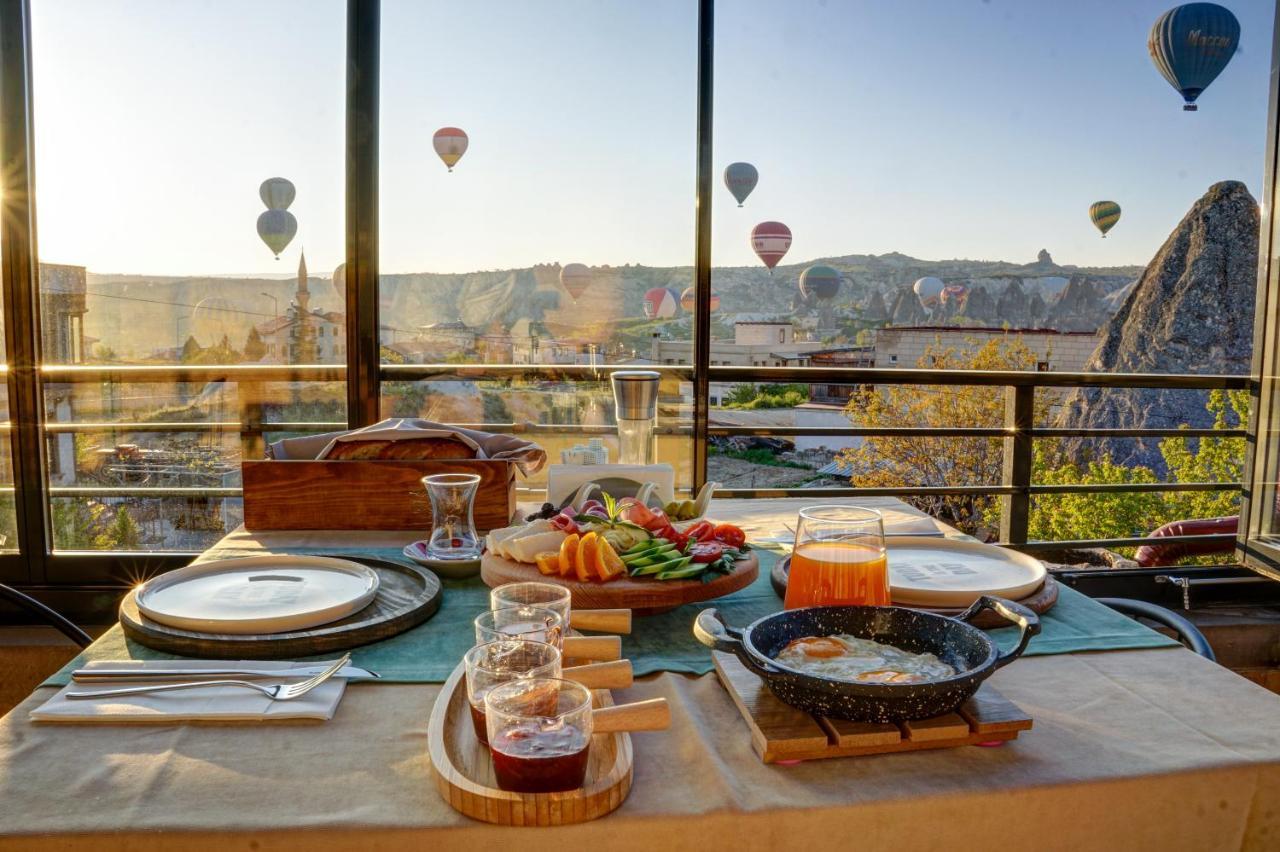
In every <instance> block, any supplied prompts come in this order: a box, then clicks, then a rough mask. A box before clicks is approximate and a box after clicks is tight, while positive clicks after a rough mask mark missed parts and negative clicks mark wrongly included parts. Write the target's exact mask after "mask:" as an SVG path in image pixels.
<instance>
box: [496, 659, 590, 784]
mask: <svg viewBox="0 0 1280 852" xmlns="http://www.w3.org/2000/svg"><path fill="white" fill-rule="evenodd" d="M484 712H485V728H486V732H487V733H488V736H489V752H490V754H491V755H492V756H493V774H494V777H495V778H496V779H497V781H498V786H499V787H501V788H502V789H503V790H510V791H512V792H516V793H553V792H559V791H563V790H576V789H578V788H579V787H581V786H582V785H583V782H584V781H586V777H587V758H588V757H589V754H590V751H591V731H592V725H591V692H590V690H588V689H587V688H586V687H585V686H582V685H581V684H578V683H574V682H573V681H569V680H559V679H557V678H546V677H536V678H520V679H519V680H511V681H508V682H506V683H504V684H500V685H498V686H495V687H494V688H493V689H490V690H489V691H488V692H487V693H486V694H485V696H484Z"/></svg>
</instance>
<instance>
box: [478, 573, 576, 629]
mask: <svg viewBox="0 0 1280 852" xmlns="http://www.w3.org/2000/svg"><path fill="white" fill-rule="evenodd" d="M572 600H573V595H572V594H571V593H570V592H569V590H568V589H567V588H565V587H564V586H557V585H556V584H555V583H507V584H505V585H502V586H498V587H497V588H495V589H493V590H492V591H491V592H489V609H503V608H504V607H509V606H538V607H542V608H544V609H549V610H551V611H552V612H554V613H555V614H556V615H558V616H560V620H561V621H562V622H563V623H564V625H565V626H568V624H569V611H570V604H571V602H572Z"/></svg>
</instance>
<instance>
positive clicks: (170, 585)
mask: <svg viewBox="0 0 1280 852" xmlns="http://www.w3.org/2000/svg"><path fill="white" fill-rule="evenodd" d="M377 594H378V574H377V572H375V571H374V570H373V569H372V568H369V567H367V566H364V565H361V564H360V563H358V562H350V561H348V560H346V559H332V558H329V557H327V556H285V555H280V556H247V557H244V558H242V559H221V560H217V561H214V562H201V563H198V564H196V565H188V566H187V567H185V568H179V569H178V570H176V571H171V572H169V573H168V574H162V575H160V576H159V577H156V578H154V579H151V580H148V581H147V582H146V583H143V584H142V585H141V586H139V587H138V591H137V594H136V600H137V602H138V609H139V610H140V611H141V612H142V614H143V615H145V616H146V617H147V618H150V619H151V620H152V621H157V622H159V623H161V624H167V625H169V626H170V627H177V628H180V629H182V630H195V631H198V632H200V633H223V634H231V635H243V634H251V633H286V632H288V631H291V630H306V629H308V628H310V627H318V626H319V625H321V624H328V623H329V622H331V621H337V620H338V619H340V618H345V617H347V616H348V615H351V614H352V613H355V612H359V611H360V610H362V609H364V608H365V607H366V606H368V604H369V602H370V601H372V600H373V598H374V596H375V595H377Z"/></svg>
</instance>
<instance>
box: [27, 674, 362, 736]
mask: <svg viewBox="0 0 1280 852" xmlns="http://www.w3.org/2000/svg"><path fill="white" fill-rule="evenodd" d="M314 665H315V663H295V662H290V661H279V660H234V661H233V660H130V661H124V662H121V661H115V660H99V661H96V662H91V663H89V664H88V665H86V666H85V668H88V669H102V670H104V671H109V670H111V669H113V668H115V669H119V668H126V667H127V668H157V669H172V668H184V669H185V668H190V669H222V668H238V669H251V670H253V671H266V672H274V671H279V672H281V679H280V680H268V679H263V680H255V681H254V682H255V683H261V684H263V685H264V686H267V685H271V684H275V683H283V682H286V680H287V681H288V682H296V680H299V679H305V678H295V679H288V677H287V675H286V674H284V673H285V672H287V671H288V670H289V669H290V668H293V667H294V666H314ZM228 679H230V680H234V679H235V678H234V677H232V676H229V677H228ZM138 685H139V684H138V683H137V682H136V681H125V680H124V679H121V680H120V682H119V683H116V682H114V681H113V682H112V683H77V682H75V681H72V682H71V683H70V684H68V685H67V686H64V687H62V689H59V690H58V692H57V693H56V694H55V695H54V696H53V697H52V698H50V699H49V700H48V701H46V702H45V703H44V704H41V705H40V706H39V707H37V708H36V709H34V710H32V711H31V719H32V720H33V721H36V722H78V723H85V722H89V723H98V722H105V723H118V722H132V723H149V724H170V723H173V722H265V721H272V722H274V721H283V720H288V719H312V720H319V721H322V722H323V721H328V720H329V719H332V718H333V714H334V711H335V710H337V708H338V702H339V701H340V700H342V693H343V692H344V691H345V690H346V688H347V681H346V678H340V677H332V678H330V679H329V680H327V681H325V682H324V683H322V684H320V685H319V686H317V687H316V688H315V689H313V690H311V691H310V692H308V693H307V694H306V695H304V696H302V697H301V698H295V699H293V700H292V701H273V700H271V699H270V698H268V697H267V696H265V695H263V694H262V693H260V692H258V691H256V690H252V689H245V688H244V687H242V686H209V687H199V688H196V689H179V690H173V691H171V692H152V693H144V694H142V695H125V696H116V697H114V698H97V699H86V698H80V699H69V698H67V697H66V694H67V693H68V692H94V691H98V690H106V689H114V688H117V687H125V686H138Z"/></svg>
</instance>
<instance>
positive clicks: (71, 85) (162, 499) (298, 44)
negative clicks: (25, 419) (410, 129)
mask: <svg viewBox="0 0 1280 852" xmlns="http://www.w3.org/2000/svg"><path fill="white" fill-rule="evenodd" d="M32 5H33V14H32V28H33V41H34V45H33V56H34V64H35V68H34V79H35V81H36V82H35V96H34V100H35V103H36V104H37V107H36V116H35V129H36V152H35V162H36V163H37V166H38V169H39V175H38V181H37V185H38V187H39V198H38V204H37V208H38V211H39V227H40V241H39V245H40V250H41V260H42V263H41V266H40V286H39V299H40V322H41V335H42V341H43V347H44V353H43V354H44V360H45V363H46V364H47V365H53V369H51V370H50V372H49V374H48V380H47V382H46V385H45V416H46V419H47V423H46V447H47V451H48V479H49V485H50V487H51V498H52V501H51V519H52V526H53V530H54V542H53V543H54V546H55V547H56V548H58V549H71V550H77V549H99V550H101V549H119V550H198V549H200V548H202V547H205V546H208V545H209V544H211V543H212V542H213V541H216V540H217V539H218V538H219V537H220V536H221V535H223V534H224V533H225V532H226V531H227V530H229V529H231V528H233V527H234V525H235V524H236V523H238V519H239V515H240V509H239V496H238V489H239V484H240V483H239V464H240V460H241V459H242V458H253V457H260V456H261V454H262V452H263V443H264V440H265V431H264V430H265V428H266V423H267V421H271V420H277V421H286V422H288V423H289V424H290V425H291V428H292V429H294V430H296V431H309V430H310V431H321V430H324V429H328V428H333V424H334V423H343V422H345V420H346V412H345V391H344V390H343V389H342V386H341V385H335V384H333V383H331V382H329V383H321V382H319V381H318V379H319V378H320V377H321V376H320V374H319V373H316V372H315V371H314V370H309V369H308V365H316V364H342V363H345V361H346V351H345V350H346V337H345V334H346V332H345V313H344V304H343V292H342V287H341V286H335V279H338V281H339V283H340V276H341V273H340V270H339V265H340V262H341V260H342V255H343V251H344V245H345V243H344V237H343V221H344V208H343V191H342V188H343V178H344V174H345V168H344V152H343V138H344V137H343V121H344V102H343V97H344V92H345V67H346V66H345V50H346V46H345V45H346V42H345V22H346V4H345V3H343V2H341V0H319V2H311V0H273V2H270V3H261V2H253V0H229V2H223V3H216V4H191V3H184V4H158V3H150V2H140V0H102V2H99V0H93V1H92V2H76V0H70V2H66V1H65V0H58V2H52V0H36V2H34V3H33V4H32ZM304 247H305V250H304ZM220 365H232V367H231V369H232V370H233V371H237V372H231V373H228V374H226V375H218V374H216V373H208V372H206V373H200V372H198V371H197V372H194V373H191V374H189V375H190V376H191V378H190V379H189V380H184V381H178V380H177V376H176V375H175V377H174V379H172V380H165V379H163V378H161V379H160V380H155V374H154V373H153V374H151V375H149V377H148V380H146V381H141V380H140V381H128V380H127V376H128V370H129V368H131V367H137V366H146V367H150V368H155V367H160V368H167V367H170V366H172V367H175V368H176V367H178V366H182V367H184V368H201V367H211V366H212V367H217V366H220ZM279 365H290V366H292V367H294V369H292V370H291V371H290V372H289V373H288V375H289V377H291V378H294V379H297V382H295V383H293V384H289V385H284V384H278V383H273V381H275V380H277V379H279V378H280V377H281V374H280V371H279V369H278V366H279ZM68 367H73V368H77V369H74V370H68V369H65V368H68ZM95 367H113V368H115V367H123V371H122V374H117V375H115V376H112V375H108V374H105V373H102V372H101V371H98V372H95V371H94V369H93V368H95ZM272 370H275V372H274V373H273V372H271V371H272ZM160 375H161V376H162V377H163V376H164V375H165V374H164V372H162V373H161V374H160ZM269 379H270V380H271V381H268V380H269ZM310 380H314V381H310ZM149 489H163V492H158V493H157V495H156V496H151V495H149V494H148V493H147V492H148V490H149ZM161 493H162V494H163V496H160V495H161Z"/></svg>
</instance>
